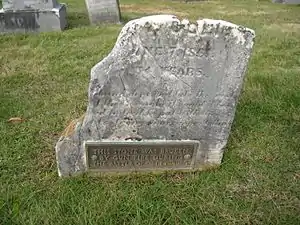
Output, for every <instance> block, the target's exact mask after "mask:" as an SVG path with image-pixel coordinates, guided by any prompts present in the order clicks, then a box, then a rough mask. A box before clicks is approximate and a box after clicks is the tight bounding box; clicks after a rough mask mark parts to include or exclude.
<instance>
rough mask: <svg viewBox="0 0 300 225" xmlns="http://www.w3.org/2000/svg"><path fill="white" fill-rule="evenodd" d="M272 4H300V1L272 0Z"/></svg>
mask: <svg viewBox="0 0 300 225" xmlns="http://www.w3.org/2000/svg"><path fill="white" fill-rule="evenodd" d="M273 2H274V3H283V4H300V0H273Z"/></svg>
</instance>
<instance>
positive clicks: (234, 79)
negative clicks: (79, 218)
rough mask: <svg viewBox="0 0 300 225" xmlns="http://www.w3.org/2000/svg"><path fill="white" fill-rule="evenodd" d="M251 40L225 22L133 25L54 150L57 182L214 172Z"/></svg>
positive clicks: (95, 71) (159, 19) (94, 74)
mask: <svg viewBox="0 0 300 225" xmlns="http://www.w3.org/2000/svg"><path fill="white" fill-rule="evenodd" d="M253 41H254V31H252V30H250V29H247V28H244V27H241V26H237V25H234V24H232V23H229V22H225V21H219V20H210V19H203V20H199V21H197V22H196V23H190V22H189V21H187V20H183V21H180V20H178V19H177V18H176V17H175V16H172V15H160V16H150V17H143V18H141V19H138V20H133V21H131V22H129V23H128V24H126V25H125V27H124V28H123V29H122V31H121V33H120V35H119V37H118V40H117V42H116V45H115V47H114V48H113V50H112V51H111V53H110V54H109V55H108V56H107V57H106V58H105V59H103V60H102V61H101V62H99V63H98V64H97V65H95V66H94V67H93V68H92V71H91V79H90V85H89V103H88V108H87V111H86V114H85V116H84V117H82V118H81V119H79V120H76V121H73V122H72V123H71V124H70V125H69V126H68V127H67V128H66V130H65V131H64V133H63V134H62V136H61V138H60V140H59V141H58V143H57V145H56V157H57V164H58V170H59V175H60V176H69V175H72V174H76V173H80V172H85V171H89V172H128V171H157V170H158V171H162V170H174V169H180V170H197V169H204V168H206V167H210V166H214V165H219V164H220V163H221V160H222V157H223V151H224V147H225V145H226V143H227V139H228V136H229V133H230V128H231V124H232V122H233V118H234V113H235V108H236V105H237V100H238V96H239V93H240V90H241V88H242V83H243V79H244V75H245V71H246V67H247V63H248V60H249V57H250V54H251V51H252V46H253Z"/></svg>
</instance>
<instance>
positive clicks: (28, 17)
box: [0, 12, 40, 30]
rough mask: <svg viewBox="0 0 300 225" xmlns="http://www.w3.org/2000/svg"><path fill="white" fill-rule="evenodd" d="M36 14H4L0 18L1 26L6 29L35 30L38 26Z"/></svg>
mask: <svg viewBox="0 0 300 225" xmlns="http://www.w3.org/2000/svg"><path fill="white" fill-rule="evenodd" d="M37 16H38V15H37V14H36V12H25V13H19V12H18V13H15V12H6V13H5V14H3V16H2V17H1V18H0V21H1V22H0V23H1V26H3V27H5V28H7V29H25V30H26V29H29V30H35V29H38V28H39V27H40V26H39V24H38V21H37Z"/></svg>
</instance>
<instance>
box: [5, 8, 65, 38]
mask: <svg viewBox="0 0 300 225" xmlns="http://www.w3.org/2000/svg"><path fill="white" fill-rule="evenodd" d="M66 17H67V13H66V6H65V5H64V4H60V5H59V6H58V7H57V8H53V9H43V10H32V9H31V10H29V9H28V10H14V11H13V10H3V9H1V10H0V33H27V32H45V31H61V30H63V29H65V28H66V26H67V20H66Z"/></svg>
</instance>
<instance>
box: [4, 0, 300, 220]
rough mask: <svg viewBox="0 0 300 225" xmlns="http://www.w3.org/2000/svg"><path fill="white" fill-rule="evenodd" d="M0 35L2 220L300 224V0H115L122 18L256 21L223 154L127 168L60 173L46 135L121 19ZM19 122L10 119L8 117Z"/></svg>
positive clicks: (77, 103) (54, 136) (74, 3)
mask: <svg viewBox="0 0 300 225" xmlns="http://www.w3.org/2000/svg"><path fill="white" fill-rule="evenodd" d="M66 3H67V5H68V20H69V29H67V30H66V31H64V32H51V33H42V34H39V35H37V34H30V35H29V34H28V35H3V36H0V72H1V73H0V224H1V225H2V224H3V225H6V224H22V225H23V224H55V225H67V224H117V225H120V224H136V225H140V224H149V225H150V224H151V225H152V224H155V225H156V224H171V225H173V224H238V225H241V224H290V225H297V224H300V157H299V154H300V6H296V5H282V4H272V3H271V1H258V0H244V1H243V0H231V1H230V0H214V1H213V0H211V1H210V0H208V1H205V2H195V3H187V4H186V3H184V2H180V1H171V0H165V1H164V0H120V4H121V10H122V16H123V20H124V21H128V20H131V19H133V18H137V17H140V16H143V15H150V14H157V13H166V14H176V15H178V16H179V17H181V18H185V17H187V18H189V19H191V20H196V19H198V18H213V19H223V20H228V21H230V22H233V23H236V24H240V25H244V26H247V27H249V28H252V29H254V30H255V31H256V35H257V38H256V43H255V47H254V52H253V55H252V58H251V61H250V64H249V67H248V73H247V76H246V80H245V85H244V89H243V92H242V95H241V98H240V101H239V105H238V109H237V113H236V117H235V122H234V125H233V128H232V132H231V135H230V139H229V143H228V146H227V150H226V152H225V157H224V160H223V164H222V165H221V167H220V168H218V169H216V170H213V171H206V172H197V173H185V174H181V173H175V174H168V173H165V174H161V175H151V174H147V175H140V176H123V177H111V178H110V177H105V178H101V177H95V178H87V177H76V178H73V179H60V178H58V175H57V169H56V162H55V153H54V145H55V143H56V141H57V140H58V138H59V135H60V133H61V132H62V131H63V129H64V128H65V127H66V126H67V125H68V123H69V122H70V121H71V120H73V119H75V118H78V117H80V116H81V115H82V114H83V113H84V112H85V110H86V106H87V88H88V83H89V72H90V69H91V67H92V66H93V65H95V64H96V63H97V62H99V61H100V60H101V59H102V58H103V57H105V56H106V55H107V54H108V53H109V52H110V50H111V49H112V47H113V45H114V43H115V40H116V38H117V36H118V33H119V31H120V29H121V27H122V26H121V25H103V26H98V27H96V26H89V21H88V16H87V11H86V7H85V3H84V1H83V0H81V1H79V0H66ZM17 116H18V117H22V118H25V119H26V120H25V122H23V123H20V124H11V123H8V122H7V120H8V119H9V118H11V117H17Z"/></svg>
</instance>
